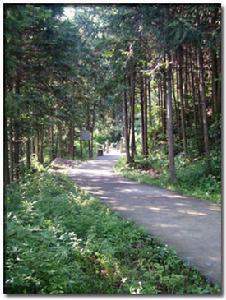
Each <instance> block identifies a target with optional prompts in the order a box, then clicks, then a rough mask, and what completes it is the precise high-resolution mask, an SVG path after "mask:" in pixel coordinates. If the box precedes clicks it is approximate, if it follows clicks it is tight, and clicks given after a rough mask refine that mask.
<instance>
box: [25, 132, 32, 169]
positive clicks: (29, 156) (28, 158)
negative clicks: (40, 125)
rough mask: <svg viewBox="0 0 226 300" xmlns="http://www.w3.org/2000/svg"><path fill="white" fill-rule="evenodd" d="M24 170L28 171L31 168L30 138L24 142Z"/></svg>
mask: <svg viewBox="0 0 226 300" xmlns="http://www.w3.org/2000/svg"><path fill="white" fill-rule="evenodd" d="M26 168H27V169H28V170H29V169H30V168H31V141H30V137H27V140H26Z"/></svg>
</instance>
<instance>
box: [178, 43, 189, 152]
mask: <svg viewBox="0 0 226 300" xmlns="http://www.w3.org/2000/svg"><path fill="white" fill-rule="evenodd" d="M178 63H179V69H178V72H179V73H178V79H179V93H180V101H181V130H182V141H183V151H184V154H185V155H186V153H187V138H186V133H185V113H184V93H183V49H182V48H181V47H180V48H179V51H178Z"/></svg>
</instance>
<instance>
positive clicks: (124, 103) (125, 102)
mask: <svg viewBox="0 0 226 300" xmlns="http://www.w3.org/2000/svg"><path fill="white" fill-rule="evenodd" d="M127 109H128V108H127V92H126V91H124V97H123V116H124V137H125V142H126V161H127V163H129V162H130V161H131V157H130V151H129V134H128V111H127Z"/></svg>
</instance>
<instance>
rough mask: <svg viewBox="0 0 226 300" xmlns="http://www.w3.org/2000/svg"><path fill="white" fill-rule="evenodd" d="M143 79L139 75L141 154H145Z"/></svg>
mask: <svg viewBox="0 0 226 300" xmlns="http://www.w3.org/2000/svg"><path fill="white" fill-rule="evenodd" d="M144 102H145V100H144V81H143V78H142V75H140V113H141V147H142V155H146V151H145V116H144V114H145V112H144Z"/></svg>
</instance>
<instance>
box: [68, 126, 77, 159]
mask: <svg viewBox="0 0 226 300" xmlns="http://www.w3.org/2000/svg"><path fill="white" fill-rule="evenodd" d="M74 134H75V131H74V124H73V122H71V123H70V125H69V128H68V138H69V144H68V152H69V154H70V157H71V159H72V160H73V159H74Z"/></svg>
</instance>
